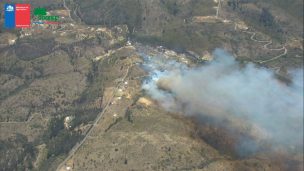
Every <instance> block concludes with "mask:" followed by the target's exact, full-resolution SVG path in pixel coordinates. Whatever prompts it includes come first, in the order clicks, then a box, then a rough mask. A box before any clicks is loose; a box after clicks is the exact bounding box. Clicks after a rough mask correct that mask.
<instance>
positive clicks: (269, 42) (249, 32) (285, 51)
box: [234, 23, 288, 64]
mask: <svg viewBox="0 0 304 171" xmlns="http://www.w3.org/2000/svg"><path fill="white" fill-rule="evenodd" d="M234 24H235V27H234V28H235V30H237V28H238V26H237V24H236V23H234ZM240 31H242V32H244V33H247V34H251V36H250V39H251V40H252V41H254V42H258V43H265V44H264V45H263V48H264V49H266V50H269V51H283V50H284V52H283V53H281V54H279V55H277V56H275V57H272V58H271V59H267V60H260V61H255V62H257V63H259V64H263V63H267V62H270V61H274V60H276V59H279V58H280V57H282V56H284V55H286V54H287V53H288V50H287V48H286V47H285V45H283V46H282V47H281V48H269V47H268V46H269V45H271V44H272V43H273V42H272V40H257V39H255V36H256V34H257V33H256V32H251V31H247V30H242V29H240Z"/></svg>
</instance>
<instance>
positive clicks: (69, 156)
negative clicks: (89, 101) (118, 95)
mask: <svg viewBox="0 0 304 171" xmlns="http://www.w3.org/2000/svg"><path fill="white" fill-rule="evenodd" d="M132 66H133V65H131V66H129V67H128V69H127V72H126V74H125V75H124V76H123V78H122V82H121V83H120V84H118V85H117V86H116V87H115V89H114V92H113V94H112V96H111V98H110V99H109V101H108V103H107V104H106V106H105V107H104V109H103V111H102V112H101V113H100V114H99V115H98V116H97V118H96V119H95V121H94V123H93V125H92V127H91V128H90V129H89V131H88V132H87V133H86V135H85V137H84V138H83V139H82V140H81V141H80V142H79V143H77V144H76V145H75V146H74V147H73V148H72V149H71V150H70V152H69V155H68V156H67V157H66V158H65V160H64V161H63V162H61V163H60V164H59V165H58V167H57V169H56V170H57V171H59V170H60V169H61V168H62V167H63V166H64V165H65V163H66V162H67V161H68V160H69V159H70V158H71V157H72V156H73V155H74V154H75V153H76V151H77V150H78V149H79V148H80V147H81V145H82V144H83V143H84V142H85V141H86V139H87V138H88V137H89V136H90V134H91V133H92V131H93V129H94V127H95V126H96V125H97V124H98V122H99V121H100V119H101V117H102V116H103V114H104V113H105V112H106V111H107V109H108V107H109V106H110V103H111V102H112V100H113V98H114V94H115V92H116V91H117V90H118V88H119V86H120V85H121V84H123V83H124V81H125V79H126V78H127V76H128V74H129V71H130V68H132Z"/></svg>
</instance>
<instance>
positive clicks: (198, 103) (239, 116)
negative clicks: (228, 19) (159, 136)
mask: <svg viewBox="0 0 304 171" xmlns="http://www.w3.org/2000/svg"><path fill="white" fill-rule="evenodd" d="M214 56H215V59H214V61H212V62H210V63H208V64H206V65H203V66H200V67H197V68H189V67H187V66H185V65H183V64H180V63H177V62H175V61H172V60H168V59H165V58H163V57H157V56H154V57H148V56H146V57H144V59H145V65H144V67H145V69H146V70H147V71H148V72H149V73H150V78H149V79H147V80H146V81H145V82H144V84H143V89H144V90H145V91H146V92H147V93H148V94H149V95H150V96H151V97H152V98H153V99H155V100H157V101H158V102H159V104H160V105H162V107H164V108H165V109H166V110H168V111H171V112H177V113H183V114H185V115H189V116H197V117H196V118H200V119H204V118H208V119H210V118H211V120H210V122H212V124H214V125H215V126H224V127H227V128H228V129H229V130H230V131H231V132H232V133H233V131H235V130H244V131H243V132H246V134H248V135H249V136H250V137H253V138H254V139H255V141H256V142H259V141H267V142H268V143H269V142H270V143H271V144H272V145H273V146H276V145H280V146H285V147H292V148H294V149H295V148H299V149H302V148H303V141H302V140H303V69H299V70H295V71H291V72H290V73H291V76H292V83H291V84H289V85H286V84H284V83H282V82H280V81H279V80H277V79H276V78H275V76H274V73H273V71H271V70H268V69H265V68H258V67H257V66H255V65H254V64H246V65H245V66H244V65H240V64H239V63H238V62H237V61H236V60H235V59H234V58H233V57H232V56H231V55H230V54H228V53H226V52H225V51H224V50H220V49H217V50H215V52H214ZM224 124H225V125H224ZM241 141H242V142H239V143H240V144H241V145H242V146H240V147H243V148H252V144H251V143H250V142H248V141H246V140H245V139H243V140H241ZM241 150H243V149H241Z"/></svg>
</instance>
